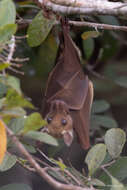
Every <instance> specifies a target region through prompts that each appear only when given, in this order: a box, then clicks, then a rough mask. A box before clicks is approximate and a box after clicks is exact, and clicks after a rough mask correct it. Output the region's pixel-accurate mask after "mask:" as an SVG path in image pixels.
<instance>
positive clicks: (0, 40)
mask: <svg viewBox="0 0 127 190" xmlns="http://www.w3.org/2000/svg"><path fill="white" fill-rule="evenodd" d="M16 29H17V25H16V24H7V25H5V26H2V27H0V44H4V43H6V42H7V41H9V40H10V39H11V37H12V35H13V34H15V32H16Z"/></svg>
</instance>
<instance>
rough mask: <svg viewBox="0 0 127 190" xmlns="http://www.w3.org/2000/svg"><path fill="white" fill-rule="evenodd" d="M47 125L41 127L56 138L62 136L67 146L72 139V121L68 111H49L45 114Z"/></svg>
mask: <svg viewBox="0 0 127 190" xmlns="http://www.w3.org/2000/svg"><path fill="white" fill-rule="evenodd" d="M46 120H47V123H48V125H47V126H45V128H44V129H43V130H44V131H46V132H47V133H49V134H50V135H52V136H54V137H56V138H63V139H64V142H65V144H66V145H67V146H70V144H71V143H72V140H73V121H72V118H71V116H70V115H69V113H67V112H66V111H65V110H64V111H61V110H60V111H53V112H49V113H48V114H47V116H46Z"/></svg>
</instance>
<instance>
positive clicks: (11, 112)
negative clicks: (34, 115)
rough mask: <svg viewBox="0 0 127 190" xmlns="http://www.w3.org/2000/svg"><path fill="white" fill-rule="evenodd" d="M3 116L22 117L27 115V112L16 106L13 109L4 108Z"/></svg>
mask: <svg viewBox="0 0 127 190" xmlns="http://www.w3.org/2000/svg"><path fill="white" fill-rule="evenodd" d="M1 115H2V116H11V117H21V116H24V115H26V112H25V110H24V109H23V108H21V107H14V108H11V109H4V110H2V111H1Z"/></svg>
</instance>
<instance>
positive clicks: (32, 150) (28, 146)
mask: <svg viewBox="0 0 127 190" xmlns="http://www.w3.org/2000/svg"><path fill="white" fill-rule="evenodd" d="M23 145H24V147H25V148H26V150H27V151H28V152H29V153H31V154H34V153H36V152H37V151H36V148H34V146H31V145H28V144H23Z"/></svg>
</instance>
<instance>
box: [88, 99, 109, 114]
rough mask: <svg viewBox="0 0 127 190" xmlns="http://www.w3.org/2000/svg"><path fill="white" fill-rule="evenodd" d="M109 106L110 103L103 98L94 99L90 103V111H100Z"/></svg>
mask: <svg viewBox="0 0 127 190" xmlns="http://www.w3.org/2000/svg"><path fill="white" fill-rule="evenodd" d="M109 108H110V104H109V103H108V102H107V101H105V100H95V101H94V102H93V105H92V113H102V112H105V111H106V110H108V109H109Z"/></svg>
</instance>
